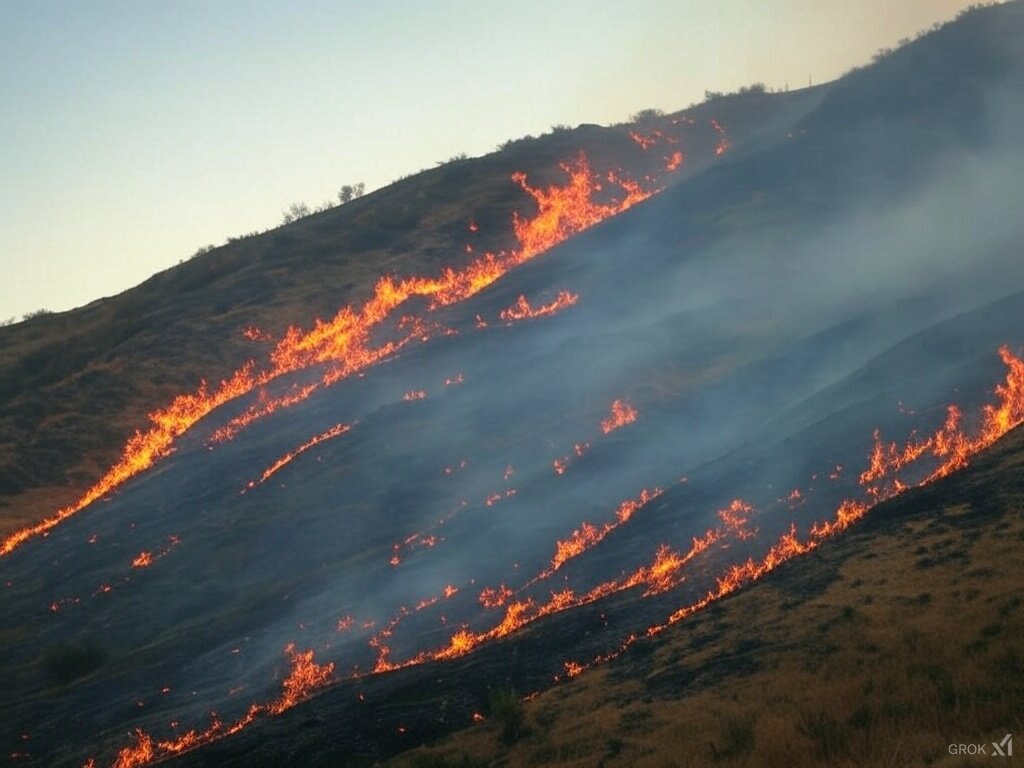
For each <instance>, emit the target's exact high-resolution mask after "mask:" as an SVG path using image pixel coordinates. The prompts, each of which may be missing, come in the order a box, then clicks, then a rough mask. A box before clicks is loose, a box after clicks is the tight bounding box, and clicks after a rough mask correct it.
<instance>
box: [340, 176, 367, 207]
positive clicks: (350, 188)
mask: <svg viewBox="0 0 1024 768" xmlns="http://www.w3.org/2000/svg"><path fill="white" fill-rule="evenodd" d="M365 191H366V185H365V184H363V182H361V181H360V182H357V183H355V184H343V185H342V187H341V189H339V190H338V203H339V205H344V204H345V203H350V202H352V201H353V200H355V199H356V198H357V197H362V196H363V192H365Z"/></svg>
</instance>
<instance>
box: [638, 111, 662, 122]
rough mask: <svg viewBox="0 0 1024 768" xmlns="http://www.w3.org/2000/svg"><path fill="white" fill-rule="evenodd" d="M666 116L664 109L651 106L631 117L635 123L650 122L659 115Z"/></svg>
mask: <svg viewBox="0 0 1024 768" xmlns="http://www.w3.org/2000/svg"><path fill="white" fill-rule="evenodd" d="M664 116H665V112H664V110H661V109H654V108H649V109H641V110H640V111H639V112H637V113H635V114H634V115H633V116H632V117H631V118H630V120H632V121H633V122H634V123H649V122H650V121H652V120H657V119H658V118H659V117H664Z"/></svg>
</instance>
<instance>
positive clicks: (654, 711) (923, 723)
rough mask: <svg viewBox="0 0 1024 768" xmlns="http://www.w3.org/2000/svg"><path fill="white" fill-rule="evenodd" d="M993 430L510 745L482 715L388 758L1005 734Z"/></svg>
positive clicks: (639, 756)
mask: <svg viewBox="0 0 1024 768" xmlns="http://www.w3.org/2000/svg"><path fill="white" fill-rule="evenodd" d="M1007 443H1008V445H1006V446H1005V447H1003V446H1000V447H999V448H998V449H997V450H996V451H995V455H994V456H991V457H981V458H979V460H978V464H977V466H975V467H973V468H970V469H968V470H966V471H965V472H963V473H962V474H961V475H957V476H954V477H952V478H949V479H947V480H944V481H942V482H941V483H939V484H938V485H936V486H932V487H930V488H926V489H922V490H921V491H918V492H915V493H911V494H907V495H906V496H904V497H902V498H900V499H897V500H895V501H894V502H891V503H888V504H886V505H883V506H881V507H879V508H877V509H876V510H874V511H873V512H872V513H871V514H870V515H869V516H868V518H867V519H866V520H865V521H864V522H863V523H862V524H859V525H857V526H854V527H853V528H851V530H850V531H849V532H848V534H847V536H846V537H844V538H842V539H840V540H837V541H835V542H833V543H830V544H829V545H828V546H824V547H821V548H819V549H818V550H817V551H816V552H815V553H814V554H813V555H811V556H809V557H804V558H799V559H797V560H795V561H793V562H791V563H790V564H788V565H786V566H785V567H783V568H781V569H779V571H778V572H776V573H775V574H773V575H772V576H770V577H768V578H766V579H765V580H764V581H763V582H761V583H759V584H757V585H755V586H753V587H751V588H749V589H746V590H743V591H741V592H740V593H739V594H736V595H735V596H733V597H731V598H729V599H727V600H724V601H722V602H721V603H719V604H718V605H717V606H716V607H715V609H714V610H711V609H709V610H706V611H704V612H701V613H698V614H696V615H694V616H692V617H691V618H689V619H688V620H687V621H685V622H682V623H681V624H679V625H676V626H675V627H673V628H672V629H670V630H667V631H666V632H665V633H663V635H662V636H660V637H658V638H654V639H652V640H647V641H644V642H643V643H638V644H637V645H636V646H635V647H634V648H633V649H631V650H630V652H628V653H627V654H626V655H624V656H623V657H621V658H620V659H618V660H616V661H615V662H613V663H611V664H609V665H606V666H603V667H599V668H597V669H595V670H593V671H591V672H588V673H587V674H585V675H583V676H581V677H579V678H576V679H575V680H574V681H573V682H571V683H569V684H567V685H564V686H558V687H556V688H555V689H553V690H551V691H548V692H546V693H544V694H541V695H540V696H538V697H536V698H535V699H533V700H531V701H528V702H526V703H525V719H526V725H527V727H528V728H530V729H531V730H530V733H529V734H528V735H527V736H525V737H524V738H523V739H521V740H520V741H519V742H517V743H516V744H514V745H508V744H505V743H503V742H502V741H501V740H500V738H499V735H498V734H497V732H496V730H495V726H493V725H492V724H484V725H481V726H477V727H474V728H471V729H469V730H467V731H463V732H461V733H459V734H456V735H455V736H454V737H452V738H451V739H449V740H448V741H446V742H443V743H441V744H439V745H437V746H434V747H430V748H424V749H421V750H418V751H416V752H412V753H408V754H407V755H403V756H400V757H398V758H396V759H395V760H394V762H393V764H394V765H396V766H414V765H416V764H417V762H416V761H417V760H421V759H423V758H422V757H421V755H432V756H434V757H436V758H438V759H453V760H460V759H466V760H471V761H484V762H489V761H491V760H494V759H496V758H497V757H498V756H499V755H502V754H506V755H507V758H506V761H505V762H504V763H503V764H505V765H507V766H510V768H511V767H514V766H534V765H556V766H557V765H579V764H597V763H600V764H602V765H605V766H609V767H611V766H627V765H628V766H641V767H643V766H652V767H653V766H662V765H679V766H705V765H712V764H728V765H743V766H760V765H790V766H797V767H799V766H818V765H823V764H834V765H881V764H895V763H899V764H903V763H906V764H918V763H926V762H933V763H935V764H947V763H944V762H943V761H944V760H946V761H948V760H949V759H950V758H949V755H948V754H947V752H946V745H947V744H949V743H950V742H956V741H965V740H974V741H990V740H992V739H995V740H998V739H999V738H1002V736H1003V735H1004V734H1005V733H1006V732H1007V731H1013V730H1014V729H1018V730H1019V727H1020V713H1021V712H1022V711H1024V691H1022V689H1021V687H1020V685H1019V679H1020V670H1021V665H1022V664H1024V654H1022V652H1021V649H1020V644H1019V638H1020V637H1021V636H1024V599H1022V598H1021V595H1020V584H1019V573H1020V570H1021V567H1022V566H1024V554H1022V551H1021V543H1022V542H1024V515H1022V513H1021V509H1022V503H1024V481H1022V480H1021V479H1020V473H1019V470H1020V468H1021V463H1022V459H1024V434H1021V433H1020V431H1019V430H1018V431H1017V432H1016V433H1014V434H1013V435H1011V436H1010V437H1009V438H1008V439H1007ZM922 551H924V552H926V553H929V555H930V556H931V557H932V560H933V562H932V563H931V564H930V565H929V567H927V568H920V567H916V566H915V563H917V562H918V561H919V560H920V559H921V556H922V555H921V554H920V553H921V552H922ZM954 555H955V556H954ZM645 647H646V652H645V653H638V652H639V651H640V650H641V649H644V648H645ZM755 701H756V702H759V705H758V707H757V708H756V709H753V708H751V705H750V703H751V702H755ZM463 756H464V757H463ZM456 764H457V763H456Z"/></svg>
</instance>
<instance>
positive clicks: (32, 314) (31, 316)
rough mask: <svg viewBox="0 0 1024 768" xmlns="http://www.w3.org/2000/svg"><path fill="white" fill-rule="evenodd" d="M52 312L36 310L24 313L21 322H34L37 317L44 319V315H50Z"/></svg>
mask: <svg viewBox="0 0 1024 768" xmlns="http://www.w3.org/2000/svg"><path fill="white" fill-rule="evenodd" d="M52 314H53V312H52V311H51V310H49V309H36V310H33V311H32V312H26V313H25V314H24V315H22V316H21V319H22V320H34V319H35V318H37V317H44V316H46V315H52Z"/></svg>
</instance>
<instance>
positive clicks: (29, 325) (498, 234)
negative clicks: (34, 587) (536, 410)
mask: <svg viewBox="0 0 1024 768" xmlns="http://www.w3.org/2000/svg"><path fill="white" fill-rule="evenodd" d="M821 92H822V89H820V88H818V89H808V90H806V91H799V92H797V91H795V92H793V93H785V94H754V95H751V96H748V97H745V98H743V99H727V100H723V101H722V102H720V103H716V104H714V105H704V106H700V107H697V108H694V109H691V110H688V111H684V112H679V113H676V114H674V115H669V116H667V117H666V118H665V119H664V120H660V121H657V124H656V125H654V124H626V125H621V126H616V127H609V128H605V127H600V126H596V125H584V126H580V127H578V128H575V129H565V130H558V131H555V132H553V133H550V134H547V135H545V136H543V137H540V138H536V139H530V138H524V139H521V140H518V141H512V142H509V145H508V146H506V147H505V148H504V149H502V150H500V151H497V152H494V153H492V154H490V155H487V156H485V157H481V158H474V159H466V160H455V161H452V162H448V163H446V164H444V165H443V166H441V167H437V168H434V169H431V170H426V171H423V172H420V173H417V174H413V175H411V176H409V177H407V178H405V179H402V180H400V181H397V182H395V183H393V184H391V185H390V186H388V187H386V188H384V189H381V190H378V191H376V192H373V193H371V194H368V195H366V196H365V197H363V198H359V199H357V200H355V201H353V202H351V203H349V204H347V205H344V206H339V207H337V208H335V209H332V210H330V211H327V212H324V213H319V214H315V215H313V216H310V217H308V218H305V219H302V220H300V221H298V222H296V223H294V224H291V225H288V226H282V227H278V228H277V229H274V230H272V231H270V232H267V233H265V234H258V235H253V236H246V237H243V238H240V239H235V240H233V241H232V242H229V243H228V244H227V245H223V246H221V247H219V248H216V249H214V250H213V251H211V252H209V253H204V254H201V255H198V256H196V257H195V258H192V259H189V260H188V261H185V262H184V263H182V264H179V265H177V266H175V267H172V268H170V269H168V270H166V271H164V272H161V273H160V274H158V275H155V276H153V277H152V278H150V279H149V280H147V281H146V282H144V283H142V284H141V285H139V286H137V287H135V288H133V289H131V290H128V291H125V292H124V293H122V294H119V295H117V296H114V297H111V298H107V299H100V300H97V301H95V302H93V303H91V304H89V305H88V306H85V307H82V308H79V309H75V310H72V311H69V312H61V313H56V314H51V315H45V316H42V317H37V318H35V319H32V320H30V321H27V322H23V323H19V324H17V325H13V326H7V327H2V328H0V534H2V533H7V532H10V531H11V530H13V529H15V528H17V527H20V526H21V525H24V524H25V523H27V522H30V521H34V520H36V519H39V518H41V517H43V516H44V515H46V514H49V513H51V512H52V511H53V510H55V509H57V508H58V507H61V506H64V505H66V504H69V503H71V502H72V501H74V500H75V499H76V498H78V497H79V496H80V495H81V494H82V493H83V492H84V491H85V489H86V488H87V487H88V486H89V485H91V484H92V483H93V482H95V480H96V479H97V478H98V477H99V476H100V475H102V473H103V471H104V470H105V469H106V468H107V467H108V466H110V465H111V464H112V463H113V462H114V460H115V459H116V458H117V457H118V455H119V454H120V452H121V448H122V446H123V445H124V443H125V441H126V440H127V439H128V437H129V436H130V435H131V434H132V433H133V432H134V431H135V430H136V429H145V428H146V427H147V425H148V418H147V414H148V413H149V412H151V411H153V410H154V409H156V408H158V407H161V406H163V405H164V404H165V403H167V402H168V401H170V400H171V398H172V397H174V396H176V395H178V394H180V393H182V392H191V391H193V390H194V389H195V388H196V387H197V385H198V384H199V382H200V381H201V380H206V381H209V382H217V381H219V380H221V379H223V378H226V377H228V376H230V375H231V372H232V371H235V370H236V369H238V368H239V367H240V366H241V365H242V364H243V363H244V362H245V361H246V360H249V359H257V360H259V359H262V358H263V357H264V356H265V355H266V353H267V352H268V351H269V345H268V343H266V342H254V341H252V340H250V339H248V338H246V337H245V336H244V335H243V332H244V331H245V329H246V328H250V327H256V328H259V329H260V330H262V331H264V332H265V333H266V334H269V336H270V337H273V338H274V339H279V338H281V336H283V335H284V332H285V331H286V330H287V328H288V327H290V326H299V327H304V328H308V327H310V326H311V325H312V323H313V321H314V320H315V319H316V318H324V319H328V318H330V317H332V316H333V315H334V314H335V312H336V311H338V309H340V308H341V307H343V306H345V305H348V304H353V303H358V302H361V301H363V300H365V299H366V298H367V297H368V296H370V295H371V294H372V291H373V287H374V284H375V283H376V282H377V280H378V278H379V277H381V276H382V275H386V274H395V275H399V276H411V275H435V274H438V273H439V272H440V271H441V269H442V268H445V267H454V268H460V267H462V266H464V265H465V264H466V263H468V262H469V261H470V259H471V258H472V254H469V253H467V252H466V249H465V246H466V244H467V243H469V242H472V244H473V246H474V251H475V254H479V253H482V252H485V251H494V252H498V251H501V250H502V249H507V248H509V247H510V246H512V245H513V244H514V242H515V238H514V233H513V231H512V226H511V224H512V217H513V213H514V212H517V211H518V212H520V214H521V215H523V216H531V215H532V214H533V211H534V210H535V208H536V203H535V202H534V201H533V200H531V199H530V197H529V195H527V194H525V193H524V191H523V190H522V189H520V188H519V187H518V186H517V185H516V184H515V183H514V182H513V181H512V180H511V176H512V174H513V173H517V172H523V173H525V174H526V175H527V178H528V181H529V183H530V184H531V185H532V186H534V187H539V188H543V187H545V186H547V185H549V184H563V183H564V181H565V174H564V173H563V172H562V170H561V169H560V164H563V163H566V162H571V161H572V160H573V159H574V158H575V157H576V156H577V154H578V153H579V152H580V151H583V152H585V153H586V154H587V156H588V157H589V160H590V163H591V165H592V166H593V167H594V168H595V169H597V170H604V169H621V172H623V173H624V174H625V175H626V176H627V177H629V178H634V179H638V180H641V179H642V178H643V177H644V176H645V175H648V174H657V175H659V176H662V175H663V174H664V168H663V165H664V159H663V156H664V155H666V154H668V153H669V148H668V147H654V148H653V149H651V150H650V151H649V152H648V151H644V150H643V149H642V148H641V147H640V146H638V144H637V143H636V142H635V141H634V140H633V139H631V137H630V133H631V132H633V133H636V132H639V133H645V132H647V133H649V132H651V131H653V130H657V129H659V128H666V126H667V128H666V130H667V131H668V132H669V133H671V134H673V135H675V136H678V137H679V138H681V139H683V141H684V144H685V148H686V153H685V154H686V159H685V160H684V161H683V163H682V165H681V167H680V168H679V169H678V171H677V172H676V173H674V174H672V179H666V181H670V180H674V179H679V178H686V177H688V176H690V175H693V174H695V173H698V172H699V171H700V170H701V169H703V168H705V167H707V165H708V164H709V163H710V162H712V161H713V160H714V159H715V148H716V147H717V146H718V144H719V142H720V141H721V140H722V137H721V135H720V134H719V133H717V132H716V131H715V130H714V129H713V127H712V125H711V123H710V120H712V119H717V120H719V121H720V122H721V124H722V125H723V126H725V127H726V129H727V131H728V137H729V141H730V142H731V143H732V144H733V146H734V147H736V148H742V147H743V146H745V145H746V144H748V143H756V141H757V140H758V137H761V136H763V135H765V134H768V135H772V134H774V133H775V132H777V131H778V130H779V128H778V126H779V125H785V124H788V123H790V122H792V120H793V119H795V117H796V116H799V115H801V114H803V113H805V112H806V110H807V109H809V108H810V107H811V106H812V105H813V104H814V103H816V102H817V100H818V99H819V98H820V95H821ZM682 118H686V120H683V119H682ZM673 120H675V121H677V122H676V123H673ZM690 120H692V121H693V122H692V123H690V122H689V121H690ZM470 222H475V223H476V225H477V227H478V229H477V231H475V232H472V233H471V232H470V231H469V230H468V226H469V224H470Z"/></svg>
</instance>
